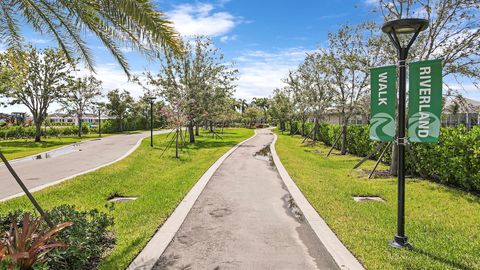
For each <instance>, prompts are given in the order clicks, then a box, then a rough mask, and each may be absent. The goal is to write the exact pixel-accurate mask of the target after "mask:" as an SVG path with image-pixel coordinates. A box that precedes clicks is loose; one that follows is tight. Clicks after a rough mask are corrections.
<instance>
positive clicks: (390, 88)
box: [370, 66, 397, 141]
mask: <svg viewBox="0 0 480 270" xmlns="http://www.w3.org/2000/svg"><path fill="white" fill-rule="evenodd" d="M396 82H397V67H396V66H385V67H376V68H372V69H370V92H371V98H370V111H371V116H370V139H372V140H376V141H393V140H395V108H396V96H397V94H396Z"/></svg>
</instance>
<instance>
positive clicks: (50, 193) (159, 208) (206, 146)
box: [0, 129, 253, 270]
mask: <svg viewBox="0 0 480 270" xmlns="http://www.w3.org/2000/svg"><path fill="white" fill-rule="evenodd" d="M200 135H201V136H200V137H198V138H197V142H196V143H195V144H194V145H190V146H189V148H188V151H185V152H183V153H181V157H180V159H175V158H173V156H174V149H170V150H169V151H167V152H166V153H165V155H164V156H163V157H161V158H160V154H161V152H162V151H163V146H164V145H166V143H167V138H166V136H167V135H165V134H163V135H156V136H154V143H155V145H156V146H157V147H155V148H153V149H152V148H150V147H149V143H150V141H149V140H144V141H143V142H142V144H141V146H140V147H139V148H138V149H137V150H136V151H135V152H134V153H133V154H132V155H130V156H129V157H127V158H126V159H124V160H122V161H120V162H117V163H115V164H113V165H110V166H108V167H105V168H102V169H100V170H98V171H95V172H92V173H89V174H86V175H82V176H79V177H76V178H75V179H73V180H70V181H67V182H64V183H62V184H60V185H57V186H54V187H51V188H47V189H45V190H42V191H39V192H37V193H35V196H36V198H37V199H38V201H39V203H40V204H42V205H43V206H44V207H45V208H52V207H54V206H58V205H61V204H72V205H76V206H77V207H78V209H81V210H88V209H92V208H97V209H100V210H102V211H105V212H107V213H108V214H109V215H111V216H113V217H114V218H115V225H114V228H113V230H114V231H115V233H116V237H117V243H116V246H115V248H114V250H113V251H112V252H111V254H110V255H109V256H108V257H107V258H106V259H105V260H104V261H103V263H102V264H101V266H100V269H112V270H118V269H125V268H126V267H127V266H128V264H129V263H130V262H131V261H132V260H133V259H134V258H135V256H136V255H137V254H138V253H139V252H140V251H141V249H142V248H143V247H144V246H145V245H146V243H147V242H148V240H149V239H150V238H151V236H152V235H153V234H154V232H155V230H156V228H157V227H158V226H159V225H160V224H162V223H163V222H164V221H165V220H166V218H168V216H169V215H170V214H171V212H172V211H173V210H174V209H175V207H176V206H177V205H178V203H179V202H180V201H181V200H182V198H183V197H184V196H185V195H186V194H187V193H188V191H189V190H190V189H191V188H192V186H193V185H194V184H195V183H196V181H197V180H198V179H199V178H200V177H201V176H202V174H203V173H204V172H205V171H206V170H207V169H208V168H209V167H210V166H211V165H212V164H213V163H214V162H215V161H216V160H217V159H218V158H219V157H220V156H222V155H223V154H224V153H225V152H227V151H228V150H229V149H230V148H231V147H232V146H234V145H235V144H237V143H238V142H240V141H242V140H244V139H246V138H248V137H250V136H252V135H253V130H250V129H226V130H225V133H224V134H223V135H222V137H223V140H214V139H213V138H212V137H211V136H210V135H209V134H207V133H201V134H200ZM111 194H120V195H123V196H138V200H136V201H130V202H124V203H116V204H115V207H114V209H113V210H110V209H109V204H108V203H107V200H106V199H107V197H109V195H111ZM17 208H21V209H32V206H31V205H30V204H29V202H28V201H27V199H26V198H25V197H21V198H17V199H13V200H11V201H7V202H5V203H1V204H0V213H6V212H8V211H10V210H12V209H17Z"/></svg>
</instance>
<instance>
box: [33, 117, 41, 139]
mask: <svg viewBox="0 0 480 270" xmlns="http://www.w3.org/2000/svg"><path fill="white" fill-rule="evenodd" d="M34 123H35V142H41V136H42V121H34Z"/></svg>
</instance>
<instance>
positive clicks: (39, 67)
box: [0, 48, 73, 142]
mask: <svg viewBox="0 0 480 270" xmlns="http://www.w3.org/2000/svg"><path fill="white" fill-rule="evenodd" d="M72 69H73V67H72V65H70V64H68V62H67V61H66V56H65V55H64V54H63V52H61V51H59V50H54V49H45V50H43V51H41V52H38V51H37V50H36V49H35V48H30V49H29V50H28V51H22V52H19V51H14V50H8V51H7V52H5V53H3V54H1V55H0V74H7V75H8V76H7V77H6V76H5V75H2V76H0V77H4V78H7V80H2V81H0V85H2V86H0V89H2V92H1V93H0V94H1V95H2V96H3V97H6V98H7V99H8V101H9V102H8V103H9V104H10V105H13V104H23V105H25V106H26V107H27V108H28V109H29V111H30V113H31V114H32V117H33V123H34V124H35V141H36V142H40V140H41V139H40V137H41V125H42V123H43V121H44V120H45V118H46V117H47V111H48V108H49V106H50V105H51V104H52V103H53V102H55V101H58V100H59V98H60V97H61V96H62V94H63V92H64V89H65V85H66V84H67V80H68V78H69V75H68V74H69V72H70V70H72Z"/></svg>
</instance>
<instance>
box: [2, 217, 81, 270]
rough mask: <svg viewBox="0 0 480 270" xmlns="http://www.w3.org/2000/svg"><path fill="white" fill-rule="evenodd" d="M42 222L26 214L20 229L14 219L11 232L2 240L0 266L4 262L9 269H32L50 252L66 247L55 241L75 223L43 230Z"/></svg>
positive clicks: (66, 223)
mask: <svg viewBox="0 0 480 270" xmlns="http://www.w3.org/2000/svg"><path fill="white" fill-rule="evenodd" d="M42 221H43V219H42V218H32V217H31V216H30V215H29V214H25V215H24V216H23V219H22V226H21V228H20V227H19V226H18V225H17V222H16V220H14V219H13V218H12V224H11V225H10V230H9V231H8V232H6V233H5V235H4V238H3V239H0V265H2V264H1V262H3V263H4V264H3V265H6V266H7V267H8V269H21V270H28V269H32V268H33V266H34V265H35V264H36V263H40V262H41V260H42V258H43V256H44V255H45V254H46V253H48V252H49V251H50V250H52V249H54V248H64V247H66V246H65V245H64V244H62V243H59V242H57V241H55V238H56V236H57V234H58V233H59V232H60V231H62V230H63V229H65V228H67V227H69V226H72V224H73V223H72V222H65V223H62V224H58V225H56V226H54V227H52V228H49V227H45V228H43V229H41V228H40V224H41V223H42Z"/></svg>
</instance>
